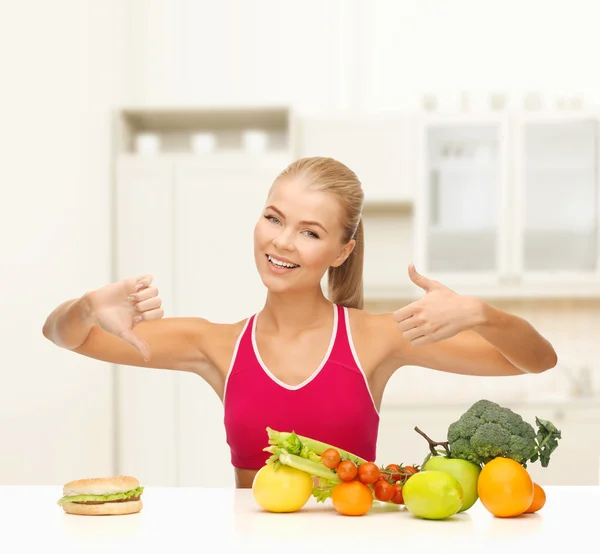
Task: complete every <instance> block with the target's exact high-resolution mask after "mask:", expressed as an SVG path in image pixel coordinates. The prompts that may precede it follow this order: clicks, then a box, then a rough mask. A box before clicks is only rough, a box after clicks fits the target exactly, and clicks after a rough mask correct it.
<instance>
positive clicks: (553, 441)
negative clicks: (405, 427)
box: [415, 400, 561, 467]
mask: <svg viewBox="0 0 600 554" xmlns="http://www.w3.org/2000/svg"><path fill="white" fill-rule="evenodd" d="M535 422H536V425H537V426H538V431H537V433H536V432H535V430H534V428H533V427H532V426H531V425H530V424H529V423H527V422H526V421H524V420H523V418H522V417H521V416H520V415H519V414H517V413H515V412H513V411H512V410H511V409H509V408H505V407H503V406H500V405H499V404H497V403H495V402H492V401H490V400H479V401H477V402H475V404H473V405H472V406H471V407H470V408H469V409H468V410H467V411H466V412H465V413H464V414H463V415H462V416H461V417H460V418H459V419H458V421H455V422H454V423H451V424H450V426H449V427H448V442H434V441H431V440H430V439H429V438H428V437H427V436H426V435H425V434H424V433H422V432H421V431H420V430H419V429H418V428H415V430H416V431H417V432H418V433H420V434H421V435H423V436H424V437H425V438H426V439H427V440H428V441H429V445H430V450H431V453H432V454H433V455H435V454H436V452H435V450H434V446H443V447H444V448H445V449H446V452H447V454H448V455H449V457H451V458H460V459H463V460H468V461H469V462H473V463H475V464H478V465H481V464H486V463H487V462H489V461H491V460H493V459H494V458H497V457H499V456H502V457H504V458H512V459H513V460H515V461H516V462H518V463H519V464H521V465H522V466H523V467H527V463H528V462H531V463H533V462H535V461H537V460H538V459H539V460H540V463H541V464H542V467H548V464H549V463H550V454H551V453H552V452H553V451H554V450H555V449H556V447H557V446H558V440H559V439H560V438H561V432H560V431H559V430H558V429H557V428H556V427H555V426H554V425H553V424H552V423H551V422H549V421H545V420H542V419H539V418H537V417H536V418H535Z"/></svg>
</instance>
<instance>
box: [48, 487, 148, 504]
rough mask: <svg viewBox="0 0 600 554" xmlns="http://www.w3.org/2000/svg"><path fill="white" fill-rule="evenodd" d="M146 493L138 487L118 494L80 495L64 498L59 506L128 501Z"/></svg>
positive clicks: (142, 488) (59, 502)
mask: <svg viewBox="0 0 600 554" xmlns="http://www.w3.org/2000/svg"><path fill="white" fill-rule="evenodd" d="M143 492H144V487H138V488H137V489H133V490H130V491H127V492H119V493H116V494H79V495H77V496H63V497H62V498H61V499H60V500H59V501H58V502H57V504H58V505H59V506H61V505H63V504H64V503H65V502H110V501H111V500H126V499H127V498H133V497H135V496H139V495H140V494H142V493H143Z"/></svg>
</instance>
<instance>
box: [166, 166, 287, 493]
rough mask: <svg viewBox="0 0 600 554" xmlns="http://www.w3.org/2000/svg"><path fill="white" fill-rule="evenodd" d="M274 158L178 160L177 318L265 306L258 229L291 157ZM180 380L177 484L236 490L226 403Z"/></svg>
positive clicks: (232, 316)
mask: <svg viewBox="0 0 600 554" xmlns="http://www.w3.org/2000/svg"><path fill="white" fill-rule="evenodd" d="M272 159H273V161H269V159H268V158H260V159H259V158H257V159H256V160H254V159H252V158H247V162H245V161H243V160H244V158H240V159H239V160H238V161H237V162H235V163H231V164H227V165H220V164H219V163H218V162H217V161H216V160H215V159H206V160H202V159H200V158H198V159H189V160H182V161H180V162H178V164H177V168H176V192H175V199H176V217H175V233H176V237H175V244H176V249H175V251H174V252H173V260H174V267H175V273H176V283H177V286H176V306H177V313H178V315H181V316H199V317H203V318H206V319H209V320H211V321H215V322H219V323H233V322H236V321H241V320H243V319H246V318H247V317H249V316H250V315H252V314H254V313H256V312H257V311H260V309H261V308H262V305H263V302H264V299H265V292H266V291H265V289H264V287H263V284H262V281H261V280H260V278H259V276H258V273H257V271H256V268H255V262H254V251H253V229H254V225H255V224H256V222H257V220H258V218H259V217H261V213H262V208H263V206H264V202H265V200H266V197H267V192H268V190H269V188H270V186H271V183H272V182H273V180H274V179H275V177H276V176H277V174H278V173H279V172H280V171H281V170H282V169H283V168H284V167H285V165H286V164H287V163H289V161H290V160H289V159H287V158H286V159H284V158H283V157H281V156H274V157H273V158H272ZM261 160H262V161H261ZM181 377H182V380H181V381H180V388H179V400H178V408H179V411H178V422H179V423H178V427H179V452H180V460H179V484H180V485H182V486H205V487H221V486H224V487H233V486H234V485H235V481H234V474H233V469H232V466H231V462H230V454H229V448H228V445H227V444H226V435H225V429H224V426H223V408H222V404H221V401H220V399H219V397H218V396H217V394H216V393H215V392H214V391H213V390H212V389H211V388H210V387H209V386H208V385H207V384H206V383H205V382H204V381H202V380H201V379H200V378H198V377H196V376H194V375H182V376H181ZM265 440H266V434H265ZM265 445H266V442H265Z"/></svg>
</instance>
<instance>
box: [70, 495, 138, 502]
mask: <svg viewBox="0 0 600 554" xmlns="http://www.w3.org/2000/svg"><path fill="white" fill-rule="evenodd" d="M139 499H140V497H139V496H132V497H131V498H122V499H121V500H107V501H106V502H98V501H95V500H88V501H87V502H73V504H115V503H117V502H136V501H137V500H139Z"/></svg>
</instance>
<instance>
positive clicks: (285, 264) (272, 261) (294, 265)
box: [268, 256, 299, 268]
mask: <svg viewBox="0 0 600 554" xmlns="http://www.w3.org/2000/svg"><path fill="white" fill-rule="evenodd" d="M268 258H269V261H270V262H271V263H272V264H273V265H276V266H278V267H289V268H293V267H299V266H298V265H296V264H289V263H287V262H280V261H279V260H276V259H275V258H271V256H268Z"/></svg>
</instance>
